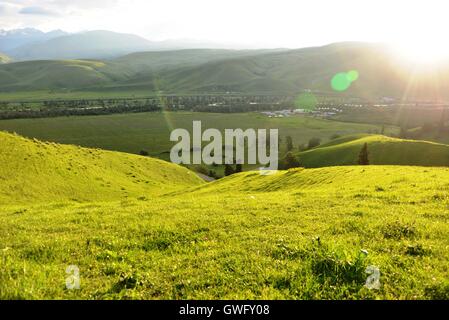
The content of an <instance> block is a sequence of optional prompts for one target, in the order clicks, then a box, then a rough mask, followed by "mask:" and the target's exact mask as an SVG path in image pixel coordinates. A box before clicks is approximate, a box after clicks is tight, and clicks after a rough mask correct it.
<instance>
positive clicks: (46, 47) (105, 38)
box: [10, 31, 157, 60]
mask: <svg viewBox="0 0 449 320" xmlns="http://www.w3.org/2000/svg"><path fill="white" fill-rule="evenodd" d="M154 48H157V44H155V43H153V42H151V41H148V40H146V39H144V38H141V37H139V36H136V35H131V34H122V33H115V32H111V31H88V32H83V33H76V34H70V35H64V36H61V37H57V38H53V39H50V40H47V41H44V42H39V43H35V44H27V45H24V46H21V47H18V48H16V49H14V50H13V51H12V52H10V54H11V55H12V56H13V57H15V58H16V59H18V60H44V59H46V60H47V59H82V58H86V59H87V58H90V59H98V58H102V59H105V58H113V57H118V56H120V55H125V54H128V53H131V52H136V51H148V50H152V49H154Z"/></svg>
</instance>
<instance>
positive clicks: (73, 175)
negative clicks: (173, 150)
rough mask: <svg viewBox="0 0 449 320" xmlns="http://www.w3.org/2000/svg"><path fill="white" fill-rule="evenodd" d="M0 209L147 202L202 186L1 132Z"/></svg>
mask: <svg viewBox="0 0 449 320" xmlns="http://www.w3.org/2000/svg"><path fill="white" fill-rule="evenodd" d="M0 150H1V152H0V162H1V163H2V166H0V180H1V182H2V183H1V187H0V203H1V204H5V203H8V204H11V203H36V202H47V201H52V202H54V201H67V200H71V201H81V202H83V201H93V200H96V201H99V200H112V199H126V198H128V197H134V198H136V197H143V198H147V197H150V198H151V197H152V196H155V195H158V194H161V193H164V192H168V191H171V190H176V189H179V188H184V187H187V186H191V185H197V184H201V180H200V179H199V178H198V177H197V176H196V175H195V174H194V173H193V172H190V171H188V170H187V169H184V168H182V167H179V166H175V165H173V164H171V163H167V162H163V161H161V160H157V159H151V158H144V157H139V156H134V155H129V154H122V153H113V152H108V151H101V150H94V149H85V148H81V147H76V146H68V145H57V144H54V143H46V142H41V141H37V140H34V141H32V140H28V139H25V138H22V137H20V136H16V135H11V134H6V133H2V132H0Z"/></svg>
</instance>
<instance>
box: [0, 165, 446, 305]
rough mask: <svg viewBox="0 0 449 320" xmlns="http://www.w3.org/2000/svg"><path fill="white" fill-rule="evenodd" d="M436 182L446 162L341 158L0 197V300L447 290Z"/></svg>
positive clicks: (434, 294) (434, 293)
mask: <svg viewBox="0 0 449 320" xmlns="http://www.w3.org/2000/svg"><path fill="white" fill-rule="evenodd" d="M448 186H449V170H448V169H447V168H422V167H421V168H420V167H399V166H394V167H392V166H391V167H390V166H384V167H380V166H368V167H356V166H353V167H332V168H320V169H297V170H289V171H280V172H278V173H277V174H275V175H273V176H261V175H259V173H257V172H246V173H241V174H237V175H233V176H230V177H227V178H224V179H222V180H220V181H217V182H213V183H210V184H207V185H204V186H203V187H200V188H197V189H196V190H189V191H188V192H187V193H186V192H183V193H182V194H180V195H176V194H170V195H165V196H163V197H156V198H151V199H149V200H147V201H145V200H143V201H142V200H136V199H134V200H132V199H130V200H128V201H126V202H122V203H120V202H107V203H106V202H101V203H99V202H92V203H89V204H76V203H72V204H71V205H67V206H63V207H61V206H54V205H51V204H41V205H38V206H36V205H34V206H33V205H31V206H30V205H23V204H22V205H14V206H4V207H2V206H0V220H1V221H2V223H1V224H0V235H1V236H2V237H1V239H2V242H1V247H0V254H1V255H2V257H3V259H0V264H1V267H2V270H3V271H4V272H1V273H0V299H19V298H20V299H185V300H189V299H363V300H367V299H448V298H449V283H448V279H447V261H448V259H449V251H448V250H447V248H448V246H449V238H448V237H447V234H448V232H449V225H448V223H447V221H448V218H449V216H448V210H447V206H448V205H449V189H448ZM2 263H3V264H2ZM69 264H76V265H77V266H78V267H79V269H80V270H81V272H82V273H81V277H82V278H81V289H82V290H66V289H65V287H64V286H63V285H61V283H64V282H63V281H64V279H65V277H66V274H65V272H64V271H65V269H66V268H67V265H69ZM368 266H376V267H377V268H378V269H379V270H380V279H379V281H380V284H381V287H380V289H379V290H375V289H373V290H369V289H368V288H366V287H365V283H366V280H367V277H368V276H369V275H368V274H367V273H366V269H367V267H368ZM24 268H26V272H24ZM30 288H32V289H33V290H31V289H30Z"/></svg>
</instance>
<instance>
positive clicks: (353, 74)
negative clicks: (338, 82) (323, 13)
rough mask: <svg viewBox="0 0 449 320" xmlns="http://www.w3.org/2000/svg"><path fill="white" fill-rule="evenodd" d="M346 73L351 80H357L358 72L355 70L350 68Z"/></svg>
mask: <svg viewBox="0 0 449 320" xmlns="http://www.w3.org/2000/svg"><path fill="white" fill-rule="evenodd" d="M347 75H348V78H349V80H350V81H351V82H354V81H357V79H358V78H359V72H358V71H357V70H351V71H349V72H348V73H347Z"/></svg>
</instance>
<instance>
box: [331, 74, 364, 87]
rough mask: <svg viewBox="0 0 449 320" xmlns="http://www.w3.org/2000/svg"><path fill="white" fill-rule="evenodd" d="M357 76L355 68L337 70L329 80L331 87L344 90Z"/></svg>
mask: <svg viewBox="0 0 449 320" xmlns="http://www.w3.org/2000/svg"><path fill="white" fill-rule="evenodd" d="M358 78H359V72H358V71H357V70H351V71H348V72H339V73H337V74H336V75H335V76H333V78H332V80H331V87H332V89H334V90H335V91H339V92H342V91H346V90H348V89H349V87H350V86H351V84H352V83H353V82H354V81H357V79H358Z"/></svg>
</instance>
